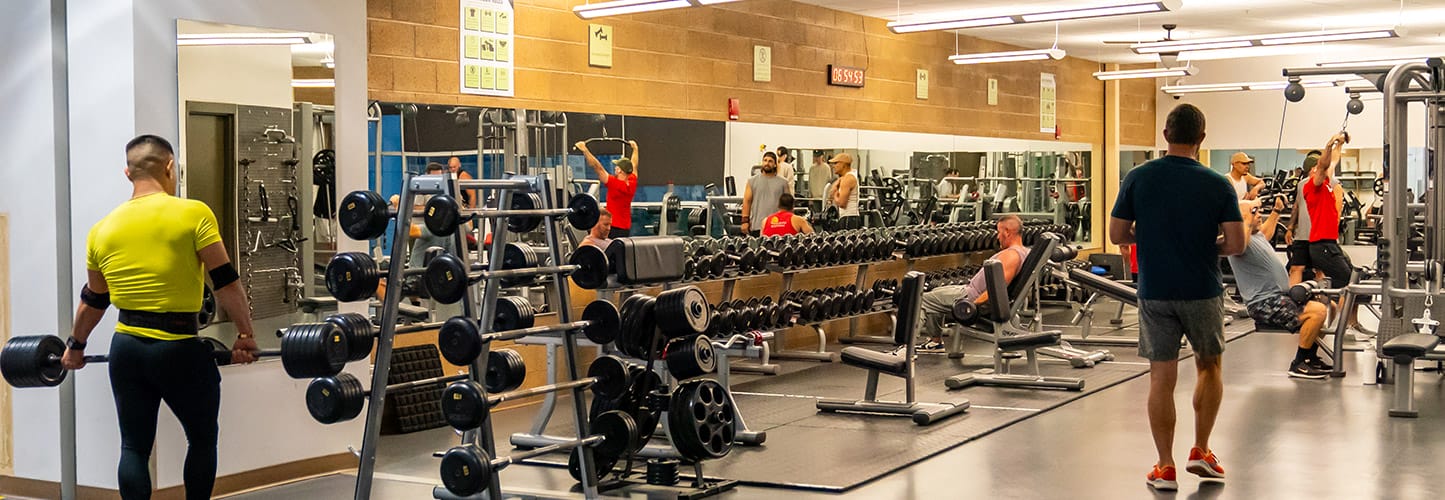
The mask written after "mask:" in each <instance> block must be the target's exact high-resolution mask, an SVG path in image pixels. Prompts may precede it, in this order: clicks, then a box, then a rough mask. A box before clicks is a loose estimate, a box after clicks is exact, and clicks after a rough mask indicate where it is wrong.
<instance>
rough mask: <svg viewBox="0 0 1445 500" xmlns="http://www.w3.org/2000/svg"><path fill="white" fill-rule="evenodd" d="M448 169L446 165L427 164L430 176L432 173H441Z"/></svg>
mask: <svg viewBox="0 0 1445 500" xmlns="http://www.w3.org/2000/svg"><path fill="white" fill-rule="evenodd" d="M446 169H447V166H446V165H442V164H440V163H437V162H431V163H427V164H426V173H428V174H430V173H432V172H441V171H443V170H446Z"/></svg>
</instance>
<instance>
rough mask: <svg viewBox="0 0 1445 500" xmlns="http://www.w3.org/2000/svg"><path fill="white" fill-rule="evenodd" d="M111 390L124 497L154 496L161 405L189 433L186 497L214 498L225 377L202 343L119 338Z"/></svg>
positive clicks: (114, 351)
mask: <svg viewBox="0 0 1445 500" xmlns="http://www.w3.org/2000/svg"><path fill="white" fill-rule="evenodd" d="M110 388H111V392H112V393H113V394H114V395H115V411H116V415H117V416H118V417H119V420H120V467H119V477H120V496H121V498H123V499H125V500H132V499H148V498H150V497H151V477H150V455H151V447H152V445H154V444H155V440H156V415H157V414H158V413H159V412H160V406H161V401H165V403H166V406H168V407H170V409H171V413H174V414H175V415H176V419H177V420H180V421H181V428H183V429H185V432H186V441H187V443H189V447H188V449H187V450H186V465H185V472H184V477H185V482H186V498H187V499H188V500H189V499H205V498H210V497H211V489H212V487H213V486H214V485H215V483H216V439H217V436H216V435H217V433H218V424H217V423H216V418H217V416H218V414H219V413H220V410H221V372H220V370H219V369H217V368H216V362H215V358H213V357H211V348H210V347H209V346H208V345H206V343H204V342H202V341H200V340H198V339H194V338H192V339H186V340H176V341H164V340H155V339H148V338H141V337H135V336H131V335H127V334H124V333H117V334H116V335H115V336H114V337H113V340H111V343H110Z"/></svg>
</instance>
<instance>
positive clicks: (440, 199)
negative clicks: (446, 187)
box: [422, 194, 462, 236]
mask: <svg viewBox="0 0 1445 500" xmlns="http://www.w3.org/2000/svg"><path fill="white" fill-rule="evenodd" d="M422 219H423V220H424V221H425V222H426V228H427V230H428V231H431V232H432V234H434V235H437V236H451V235H452V233H455V232H457V227H458V226H461V224H462V211H461V206H460V205H458V204H457V200H456V198H452V197H451V195H447V194H438V195H435V196H432V197H431V199H429V200H427V201H426V207H425V208H424V209H423V211H422Z"/></svg>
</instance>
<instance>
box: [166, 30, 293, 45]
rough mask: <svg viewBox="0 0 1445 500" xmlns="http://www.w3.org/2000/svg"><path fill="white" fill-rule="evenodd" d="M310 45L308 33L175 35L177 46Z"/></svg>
mask: <svg viewBox="0 0 1445 500" xmlns="http://www.w3.org/2000/svg"><path fill="white" fill-rule="evenodd" d="M304 43H311V35H310V34H309V33H188V34H180V35H176V45H177V46H195V45H299V44H304Z"/></svg>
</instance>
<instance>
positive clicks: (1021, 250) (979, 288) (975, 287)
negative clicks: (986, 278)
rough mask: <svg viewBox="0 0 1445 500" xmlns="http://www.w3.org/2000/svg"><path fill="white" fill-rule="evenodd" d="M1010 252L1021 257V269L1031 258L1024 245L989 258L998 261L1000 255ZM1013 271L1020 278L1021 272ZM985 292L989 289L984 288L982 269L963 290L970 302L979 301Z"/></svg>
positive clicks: (1001, 251)
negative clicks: (1019, 273)
mask: <svg viewBox="0 0 1445 500" xmlns="http://www.w3.org/2000/svg"><path fill="white" fill-rule="evenodd" d="M1010 250H1012V251H1013V252H1014V253H1016V254H1018V255H1019V264H1018V265H1019V266H1020V267H1022V266H1023V265H1024V261H1025V260H1028V258H1029V248H1028V247H1026V246H1023V245H1019V246H1016V247H1008V248H1005V249H1003V250H1000V251H999V252H998V253H996V254H993V257H989V258H990V259H997V258H998V256H999V254H1002V253H1004V252H1007V251H1010ZM1005 271H1007V270H1005ZM1013 271H1014V277H1015V278H1017V277H1018V271H1019V270H1018V268H1014V270H1013ZM985 290H987V287H985V286H984V282H983V270H982V269H980V270H978V274H975V275H973V279H971V280H968V287H966V288H964V290H963V295H964V296H965V297H968V300H977V299H978V296H980V295H983V292H984V291H985Z"/></svg>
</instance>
